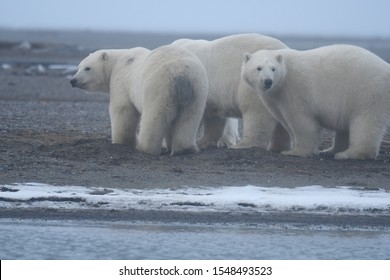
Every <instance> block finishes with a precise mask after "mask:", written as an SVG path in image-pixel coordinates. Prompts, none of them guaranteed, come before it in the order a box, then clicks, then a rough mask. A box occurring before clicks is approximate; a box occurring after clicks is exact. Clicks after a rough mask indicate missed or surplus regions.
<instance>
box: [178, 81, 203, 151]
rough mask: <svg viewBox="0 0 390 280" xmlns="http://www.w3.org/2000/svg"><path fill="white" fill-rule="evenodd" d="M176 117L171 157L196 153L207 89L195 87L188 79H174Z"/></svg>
mask: <svg viewBox="0 0 390 280" xmlns="http://www.w3.org/2000/svg"><path fill="white" fill-rule="evenodd" d="M174 82H175V86H174V91H175V93H174V94H175V96H176V98H174V99H175V103H176V107H177V115H176V118H175V119H174V120H173V123H172V130H171V132H172V133H171V143H172V144H171V155H178V154H186V153H195V152H197V151H198V146H197V145H196V135H197V132H198V129H199V125H200V122H201V120H202V117H203V112H204V109H205V106H206V98H207V91H208V88H207V87H205V86H204V85H197V84H196V83H194V82H192V81H191V80H190V78H189V77H186V76H178V77H176V78H175V79H174Z"/></svg>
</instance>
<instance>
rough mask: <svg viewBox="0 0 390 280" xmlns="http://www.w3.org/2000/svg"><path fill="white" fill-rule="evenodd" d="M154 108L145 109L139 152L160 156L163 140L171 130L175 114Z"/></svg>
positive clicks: (141, 125) (142, 117)
mask: <svg viewBox="0 0 390 280" xmlns="http://www.w3.org/2000/svg"><path fill="white" fill-rule="evenodd" d="M153 108H154V107H153V106H150V107H148V108H144V111H143V112H142V116H141V122H140V128H139V134H138V144H137V150H139V151H141V152H144V153H147V154H150V155H160V154H161V150H162V142H163V138H164V136H165V135H166V132H167V130H169V129H170V128H169V126H170V125H171V123H172V120H173V118H174V117H175V114H174V113H172V112H167V111H164V112H161V111H159V110H153ZM168 149H169V146H168Z"/></svg>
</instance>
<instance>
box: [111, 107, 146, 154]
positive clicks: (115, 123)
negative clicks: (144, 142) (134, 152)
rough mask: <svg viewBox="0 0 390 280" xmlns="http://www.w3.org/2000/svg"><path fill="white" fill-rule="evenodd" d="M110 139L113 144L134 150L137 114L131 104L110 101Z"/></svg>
mask: <svg viewBox="0 0 390 280" xmlns="http://www.w3.org/2000/svg"><path fill="white" fill-rule="evenodd" d="M109 111H110V119H111V137H112V143H114V144H127V145H130V147H131V148H135V144H136V132H137V126H138V122H139V113H138V111H137V110H136V109H135V108H134V107H133V106H132V105H131V104H128V105H126V104H116V103H115V102H112V101H110V108H109Z"/></svg>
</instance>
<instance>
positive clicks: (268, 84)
mask: <svg viewBox="0 0 390 280" xmlns="http://www.w3.org/2000/svg"><path fill="white" fill-rule="evenodd" d="M272 84H273V81H272V79H265V80H264V88H265V89H270V88H271V87H272Z"/></svg>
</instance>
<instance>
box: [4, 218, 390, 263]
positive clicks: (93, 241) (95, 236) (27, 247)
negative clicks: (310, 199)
mask: <svg viewBox="0 0 390 280" xmlns="http://www.w3.org/2000/svg"><path fill="white" fill-rule="evenodd" d="M0 247H1V251H0V259H390V232H389V231H375V230H365V231H362V230H345V231H343V230H342V231H340V230H332V229H327V230H318V229H314V230H313V229H293V228H289V227H288V226H287V225H280V226H278V227H273V228H270V227H263V226H261V225H258V226H252V227H249V226H243V227H239V226H218V225H212V226H209V225H207V226H199V225H188V224H148V223H137V224H130V223H119V222H91V221H88V222H83V221H81V222H75V221H43V220H11V219H0Z"/></svg>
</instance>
